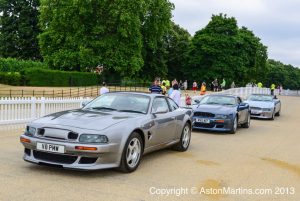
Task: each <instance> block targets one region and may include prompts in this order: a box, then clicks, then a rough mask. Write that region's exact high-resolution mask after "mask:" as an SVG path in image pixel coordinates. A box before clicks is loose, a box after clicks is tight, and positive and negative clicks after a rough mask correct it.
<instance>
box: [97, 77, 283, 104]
mask: <svg viewBox="0 0 300 201" xmlns="http://www.w3.org/2000/svg"><path fill="white" fill-rule="evenodd" d="M225 87H226V80H225V79H224V78H223V80H222V82H221V84H219V81H218V79H217V78H216V79H214V80H213V81H212V82H211V86H210V88H211V90H212V91H214V92H218V91H220V90H224V89H225ZM230 87H231V88H235V87H236V85H235V83H234V82H232V83H231V85H230ZM246 87H258V88H262V87H263V84H262V83H261V82H258V83H257V84H255V83H248V84H247V85H246ZM198 88H199V86H198V83H197V82H196V81H194V82H193V83H192V90H193V92H194V94H195V93H197V90H198ZM187 89H188V81H187V80H185V81H184V82H182V81H181V80H180V81H179V82H178V81H177V80H176V79H174V80H172V82H170V81H169V80H167V79H163V80H162V81H161V80H160V78H155V80H154V82H153V84H152V85H151V86H150V88H149V91H150V93H156V94H163V95H166V96H168V97H170V98H172V99H173V100H174V101H175V103H177V105H179V106H180V104H181V93H182V91H184V92H186V90H187ZM199 89H200V95H205V93H206V90H207V86H206V83H205V81H203V82H202V83H201V86H200V88H199ZM270 89H271V95H274V91H275V89H276V85H275V84H271V86H270ZM277 90H278V92H279V94H281V92H282V85H278V86H277ZM107 92H109V89H108V88H107V86H106V83H105V82H103V84H102V87H101V88H100V90H99V93H100V95H102V94H105V93H107ZM185 102H186V105H191V104H192V103H191V102H192V98H191V97H190V95H189V94H188V93H185Z"/></svg>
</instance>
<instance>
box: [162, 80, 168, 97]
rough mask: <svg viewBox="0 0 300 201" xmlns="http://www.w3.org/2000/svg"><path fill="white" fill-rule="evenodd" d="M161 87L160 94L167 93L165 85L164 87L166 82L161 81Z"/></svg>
mask: <svg viewBox="0 0 300 201" xmlns="http://www.w3.org/2000/svg"><path fill="white" fill-rule="evenodd" d="M161 89H162V95H166V93H167V87H166V83H165V82H162V86H161Z"/></svg>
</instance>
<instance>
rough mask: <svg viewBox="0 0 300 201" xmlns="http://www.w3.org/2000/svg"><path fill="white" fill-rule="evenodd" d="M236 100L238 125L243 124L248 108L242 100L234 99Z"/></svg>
mask: <svg viewBox="0 0 300 201" xmlns="http://www.w3.org/2000/svg"><path fill="white" fill-rule="evenodd" d="M236 100H237V108H238V109H237V110H238V114H239V122H238V123H244V122H245V121H246V118H247V115H248V107H247V104H246V103H243V102H242V99H241V98H240V97H237V98H236Z"/></svg>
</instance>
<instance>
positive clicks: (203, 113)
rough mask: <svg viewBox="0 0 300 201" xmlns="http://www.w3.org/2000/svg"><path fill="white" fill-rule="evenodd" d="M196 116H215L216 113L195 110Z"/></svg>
mask: <svg viewBox="0 0 300 201" xmlns="http://www.w3.org/2000/svg"><path fill="white" fill-rule="evenodd" d="M194 116H197V117H198V116H199V117H215V115H214V114H212V113H209V112H194Z"/></svg>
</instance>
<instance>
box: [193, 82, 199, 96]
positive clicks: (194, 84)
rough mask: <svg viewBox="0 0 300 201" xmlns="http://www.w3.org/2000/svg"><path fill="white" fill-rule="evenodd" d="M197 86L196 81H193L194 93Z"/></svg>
mask: <svg viewBox="0 0 300 201" xmlns="http://www.w3.org/2000/svg"><path fill="white" fill-rule="evenodd" d="M197 88H198V85H197V82H196V81H194V82H193V91H194V94H195V93H196V91H197Z"/></svg>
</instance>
